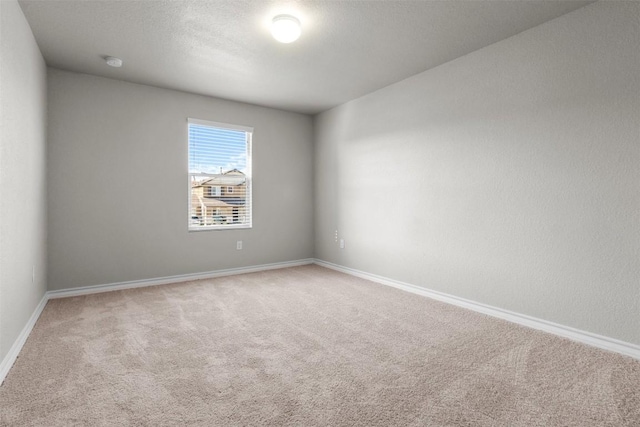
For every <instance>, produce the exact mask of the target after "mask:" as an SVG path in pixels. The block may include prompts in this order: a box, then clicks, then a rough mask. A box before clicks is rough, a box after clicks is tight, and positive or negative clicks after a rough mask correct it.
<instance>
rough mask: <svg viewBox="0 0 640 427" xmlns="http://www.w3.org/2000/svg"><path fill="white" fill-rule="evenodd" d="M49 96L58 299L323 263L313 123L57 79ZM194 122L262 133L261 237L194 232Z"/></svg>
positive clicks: (144, 89) (257, 191)
mask: <svg viewBox="0 0 640 427" xmlns="http://www.w3.org/2000/svg"><path fill="white" fill-rule="evenodd" d="M48 87H49V133H48V138H49V154H48V161H49V173H48V196H49V198H48V200H49V289H52V290H54V289H64V288H73V287H78V286H88V285H96V284H107V283H115V282H121V281H129V280H137V279H148V278H154V277H164V276H171V275H179V274H187V273H197V272H205V271H211V270H218V269H226V268H233V267H242V266H252V265H259V264H266V263H274V262H281V261H291V260H297V259H303V258H309V257H312V256H313V197H312V191H313V184H312V180H313V176H312V173H311V170H312V166H313V160H312V156H313V146H312V137H313V131H312V119H311V118H310V117H309V116H306V115H301V114H294V113H288V112H283V111H279V110H274V109H269V108H262V107H256V106H252V105H247V104H241V103H236V102H230V101H225V100H221V99H214V98H209V97H204V96H198V95H192V94H187V93H182V92H177V91H172V90H166V89H159V88H155V87H150V86H144V85H137V84H131V83H125V82H121V81H116V80H110V79H106V78H101V77H94V76H89V75H84V74H75V73H70V72H65V71H60V70H55V69H49V72H48ZM188 117H193V118H198V119H204V120H212V121H217V122H224V123H233V124H239V125H247V126H253V127H254V134H253V178H254V183H253V203H254V211H253V214H254V218H253V228H252V229H248V230H225V231H200V232H191V233H190V232H188V231H187V219H188V216H187V201H188V195H187V191H188V185H187V182H188V181H187V140H186V138H187V118H188ZM236 240H242V241H243V242H244V249H243V250H241V251H237V250H236Z"/></svg>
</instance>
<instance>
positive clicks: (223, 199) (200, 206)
mask: <svg viewBox="0 0 640 427" xmlns="http://www.w3.org/2000/svg"><path fill="white" fill-rule="evenodd" d="M188 127H189V229H190V230H206V229H229V228H249V227H251V220H252V218H251V217H252V209H251V136H252V133H253V129H252V128H249V127H244V126H237V125H228V124H224V123H215V122H207V121H203V120H195V119H189V123H188Z"/></svg>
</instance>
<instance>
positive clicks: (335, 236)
mask: <svg viewBox="0 0 640 427" xmlns="http://www.w3.org/2000/svg"><path fill="white" fill-rule="evenodd" d="M334 239H335V241H336V243H338V230H336V234H335V235H334Z"/></svg>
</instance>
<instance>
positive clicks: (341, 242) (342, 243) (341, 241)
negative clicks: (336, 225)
mask: <svg viewBox="0 0 640 427" xmlns="http://www.w3.org/2000/svg"><path fill="white" fill-rule="evenodd" d="M340 249H344V239H340Z"/></svg>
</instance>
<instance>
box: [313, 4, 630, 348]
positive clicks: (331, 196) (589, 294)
mask: <svg viewBox="0 0 640 427" xmlns="http://www.w3.org/2000/svg"><path fill="white" fill-rule="evenodd" d="M639 8H640V4H638V3H631V2H626V3H624V2H599V3H594V4H592V5H589V6H586V7H584V8H581V9H578V10H577V11H575V12H572V13H569V14H567V15H564V16H562V17H559V18H557V19H555V20H553V21H550V22H548V23H546V24H543V25H541V26H539V27H536V28H533V29H531V30H529V31H526V32H524V33H521V34H519V35H517V36H514V37H512V38H509V39H506V40H504V41H501V42H499V43H496V44H494V45H491V46H488V47H486V48H484V49H481V50H479V51H476V52H474V53H471V54H469V55H466V56H464V57H461V58H459V59H457V60H454V61H452V62H450V63H447V64H445V65H442V66H440V67H437V68H435V69H432V70H429V71H426V72H424V73H421V74H419V75H416V76H414V77H412V78H409V79H407V80H404V81H402V82H399V83H397V84H394V85H391V86H389V87H386V88H384V89H381V90H379V91H377V92H374V93H372V94H369V95H367V96H365V97H362V98H360V99H357V100H355V101H352V102H349V103H347V104H344V105H342V106H339V107H337V108H335V109H332V110H330V111H328V112H325V113H323V114H320V115H319V116H317V117H316V120H315V137H316V143H315V203H316V216H315V218H316V220H315V224H316V240H315V241H316V256H317V257H318V258H320V259H323V260H326V261H329V262H333V263H337V264H340V265H343V266H347V267H351V268H355V269H359V270H363V271H366V272H369V273H374V274H378V275H382V276H386V277H389V278H393V279H396V280H400V281H405V282H409V283H412V284H415V285H419V286H423V287H425V288H430V289H434V290H437V291H441V292H446V293H449V294H453V295H456V296H459V297H463V298H467V299H471V300H474V301H478V302H482V303H486V304H490V305H493V306H497V307H502V308H505V309H508V310H513V311H516V312H519V313H524V314H528V315H532V316H535V317H538V318H542V319H546V320H549V321H553V322H558V323H560V324H563V325H568V326H573V327H576V328H579V329H582V330H587V331H591V332H594V333H598V334H603V335H606V336H610V337H614V338H618V339H622V340H625V341H628V342H632V343H636V344H640V279H639V278H640V256H639V255H640V221H639V218H640V216H639V214H640V167H638V165H639V164H640V73H639V70H640V49H639V48H638V46H639V43H640V36H639V29H638V26H639V21H638V16H639V14H640V9H639ZM417 54H419V53H417ZM336 229H338V230H339V233H340V235H341V237H343V238H344V239H345V242H346V248H345V249H342V250H341V249H339V247H338V244H336V243H335V242H334V230H336Z"/></svg>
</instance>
